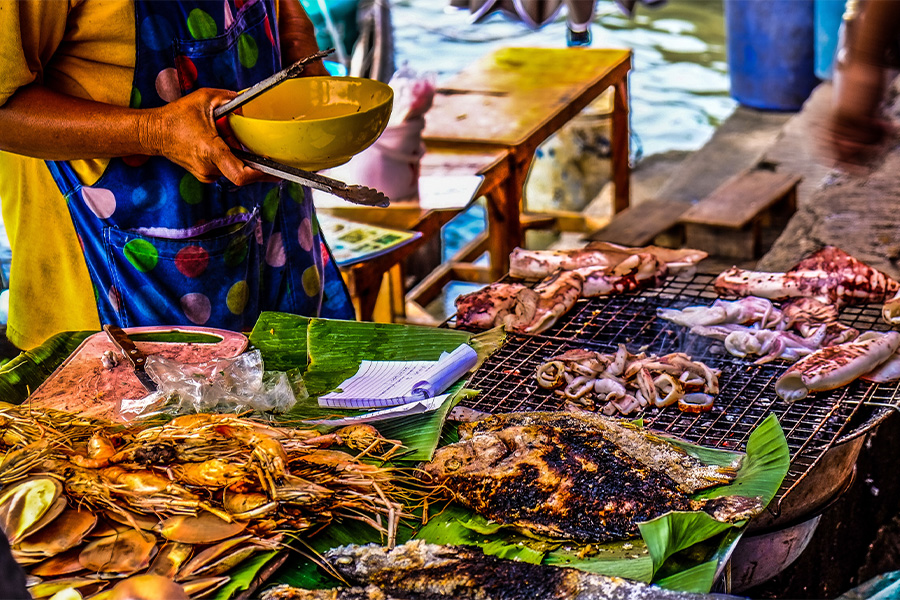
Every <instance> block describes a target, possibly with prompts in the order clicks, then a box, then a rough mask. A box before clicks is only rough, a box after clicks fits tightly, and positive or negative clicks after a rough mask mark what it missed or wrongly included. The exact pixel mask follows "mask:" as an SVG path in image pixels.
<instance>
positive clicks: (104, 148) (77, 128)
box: [0, 0, 263, 184]
mask: <svg viewBox="0 0 900 600" xmlns="http://www.w3.org/2000/svg"><path fill="white" fill-rule="evenodd" d="M77 4H78V3H77V2H55V1H54V2H46V1H43V0H0V40H3V43H2V44H0V150H5V151H9V152H13V153H16V154H21V155H25V156H31V157H35V158H42V159H51V160H75V159H95V158H111V157H115V156H127V155H131V154H148V155H160V156H165V157H166V158H169V159H170V160H172V161H174V162H176V163H178V164H180V165H182V166H183V167H185V168H186V169H188V170H189V171H191V172H192V173H193V174H194V175H196V176H197V177H198V179H201V180H202V181H207V182H208V181H212V180H214V179H216V178H218V177H219V175H220V174H224V175H225V176H226V177H228V178H229V179H231V180H232V181H234V182H235V183H241V184H242V183H248V182H250V181H252V180H254V179H259V178H261V177H263V176H262V174H261V173H259V172H257V171H255V170H253V169H250V168H249V167H246V166H244V164H243V163H242V162H241V161H239V160H238V159H237V158H235V157H234V156H233V155H232V154H231V153H230V152H229V151H228V148H227V145H226V144H225V142H224V141H223V140H222V138H221V137H219V135H218V133H217V130H216V127H215V124H214V122H213V118H212V111H213V109H214V108H215V107H216V106H218V105H219V104H222V103H223V102H225V101H227V100H228V99H229V98H231V97H232V96H233V95H234V93H233V92H227V91H220V90H219V91H216V90H200V91H197V92H194V93H192V94H189V95H187V96H185V97H184V98H181V99H179V100H177V101H175V102H172V103H170V104H169V105H167V106H163V107H160V108H154V109H146V110H145V109H141V110H136V109H130V108H128V107H127V106H124V104H125V102H127V96H125V97H122V98H120V100H121V102H122V105H120V104H119V103H118V102H113V100H112V97H113V96H114V94H111V93H110V94H106V92H107V90H106V89H105V88H103V87H102V86H93V87H91V91H90V92H89V91H88V90H86V89H85V88H84V87H81V86H78V85H77V84H75V83H73V82H72V81H70V80H69V79H66V78H65V77H66V73H65V72H64V73H63V74H62V79H61V80H60V74H59V73H58V71H57V69H56V68H55V65H54V59H55V57H56V52H57V49H58V48H59V46H60V44H62V43H63V41H64V40H65V38H66V35H67V33H68V32H70V31H71V30H72V27H73V25H72V24H71V23H70V22H69V20H70V18H75V17H73V16H72V14H73V12H74V11H75V10H77V8H76V7H75V5H77ZM108 12H109V14H108V15H107V17H110V18H112V19H113V21H112V23H111V30H112V31H116V32H118V33H117V34H116V35H120V36H126V37H127V36H128V35H129V34H128V33H127V32H125V31H124V30H122V31H120V29H121V27H118V28H117V26H116V21H115V18H123V15H121V14H119V13H120V12H121V11H120V10H118V9H115V8H113V9H111V10H110V11H108ZM125 17H126V18H129V19H131V20H133V18H134V17H133V15H132V14H128V15H125ZM111 35H112V34H111ZM131 35H133V33H132V34H131ZM103 43H105V44H108V45H109V49H110V64H109V65H108V66H105V67H106V70H105V71H101V72H103V73H106V74H107V76H108V75H109V74H110V73H112V72H113V71H111V70H110V68H109V67H110V66H113V65H121V66H122V67H123V68H128V65H127V62H126V61H127V58H123V56H127V57H131V56H133V52H134V50H133V45H132V44H133V41H132V40H130V39H125V38H123V39H119V38H112V37H111V38H110V39H106V40H104V41H103ZM123 48H125V50H124V52H125V54H123V50H122V49H123ZM117 61H118V62H117ZM132 66H133V64H132ZM60 81H64V82H66V84H67V85H68V87H69V88H70V89H71V90H82V91H83V92H84V94H75V93H74V92H71V91H69V90H62V89H59V86H58V85H54V84H59V83H60ZM76 83H77V82H76ZM91 93H93V94H100V97H99V98H98V96H90V94H91ZM91 98H98V99H101V98H102V101H94V100H92V99H91Z"/></svg>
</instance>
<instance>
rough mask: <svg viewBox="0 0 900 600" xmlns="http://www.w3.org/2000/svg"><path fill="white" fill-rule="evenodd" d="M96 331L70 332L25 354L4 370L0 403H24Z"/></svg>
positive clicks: (59, 335) (54, 337)
mask: <svg viewBox="0 0 900 600" xmlns="http://www.w3.org/2000/svg"><path fill="white" fill-rule="evenodd" d="M93 333H96V332H95V331H70V332H65V333H60V334H57V335H55V336H53V337H51V338H50V339H48V340H47V341H46V342H44V343H43V344H41V345H40V346H37V347H36V348H32V349H31V350H27V351H25V352H22V353H21V354H19V355H18V356H17V357H15V358H14V359H12V360H11V361H9V362H7V363H5V364H4V365H3V366H2V367H0V401H3V402H8V403H10V404H21V403H22V402H24V401H25V399H26V398H27V397H28V396H29V395H30V394H31V392H33V391H34V390H35V389H37V387H38V386H39V385H41V384H42V383H44V380H45V379H47V377H49V376H50V374H51V373H53V371H55V370H56V368H57V367H58V366H59V365H61V364H62V362H63V361H64V360H66V359H67V358H68V357H69V355H70V354H72V352H74V351H75V349H76V348H78V346H79V345H80V344H81V342H83V341H84V340H85V339H86V338H87V337H88V336H90V335H91V334H93Z"/></svg>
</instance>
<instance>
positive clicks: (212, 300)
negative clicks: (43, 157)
mask: <svg viewBox="0 0 900 600" xmlns="http://www.w3.org/2000/svg"><path fill="white" fill-rule="evenodd" d="M274 1H275V0H246V1H242V0H214V1H211V2H206V1H198V0H193V1H191V0H183V1H179V2H159V1H154V0H147V1H144V0H136V1H135V18H136V26H137V29H136V40H135V42H136V51H137V57H136V65H135V73H134V86H133V89H132V97H131V107H132V108H153V107H158V106H162V105H164V104H165V103H167V102H171V101H173V100H176V99H178V98H179V97H181V96H182V95H184V94H188V93H190V92H191V91H193V90H196V89H198V88H201V87H214V88H221V89H229V90H240V89H243V88H246V87H250V86H251V85H253V84H255V83H257V82H259V81H261V80H262V79H264V78H265V77H267V76H269V75H271V74H272V73H275V72H277V71H279V70H280V69H281V56H280V52H279V44H278V37H277V36H278V33H277V32H278V30H277V27H276V21H275V9H274ZM47 164H48V166H49V167H50V170H51V172H52V173H53V176H54V179H55V180H56V182H57V184H58V185H59V187H60V189H61V190H62V192H63V194H64V195H65V196H66V200H67V202H68V207H69V212H70V214H71V215H72V220H73V223H74V225H75V229H76V231H77V233H78V235H79V238H80V241H81V245H82V248H83V251H84V256H85V260H86V262H87V266H88V271H89V272H90V276H91V280H92V281H93V284H94V290H95V295H96V300H97V308H98V311H99V316H100V321H101V322H102V323H115V324H118V325H119V326H121V327H133V326H141V325H206V326H210V327H221V328H225V329H231V330H235V331H242V330H247V329H250V328H251V327H252V326H253V325H254V323H255V322H256V319H257V317H258V316H259V313H260V312H261V311H264V310H275V311H282V312H289V313H294V314H302V315H307V316H317V315H318V316H325V317H331V318H342V319H352V318H354V313H353V307H352V305H351V303H350V299H349V295H348V293H347V290H346V287H345V286H344V283H343V281H342V279H341V276H340V273H339V271H338V269H337V267H336V265H335V264H334V261H333V260H332V258H331V256H330V253H329V251H328V249H327V247H326V246H325V244H324V242H323V241H322V239H321V237H320V235H319V231H318V226H317V223H316V218H315V211H314V208H313V204H312V198H311V195H310V193H309V190H308V189H307V188H304V187H301V186H299V185H297V184H294V183H289V182H280V183H258V184H253V185H248V186H244V187H237V186H234V185H232V184H231V183H230V182H229V181H227V180H226V179H224V178H222V179H220V180H219V181H217V182H216V183H214V184H203V183H201V182H200V181H199V180H197V179H196V178H195V177H194V176H193V175H191V174H190V173H189V172H188V171H186V170H185V169H183V168H181V167H179V166H178V165H176V164H174V163H172V162H170V161H168V160H166V159H164V158H162V157H148V156H133V157H125V158H116V159H112V160H111V161H110V163H109V166H108V167H107V169H106V171H105V172H104V174H103V176H102V177H101V178H100V179H99V180H98V181H97V183H95V184H94V185H92V186H83V185H81V183H80V182H79V180H78V177H77V176H76V174H75V172H74V171H73V169H72V168H71V166H70V165H69V164H68V163H67V162H52V161H48V163H47Z"/></svg>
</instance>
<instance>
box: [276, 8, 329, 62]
mask: <svg viewBox="0 0 900 600" xmlns="http://www.w3.org/2000/svg"><path fill="white" fill-rule="evenodd" d="M278 33H279V36H280V38H281V62H282V64H284V66H287V65H290V64H293V63H295V62H297V61H298V60H300V59H301V58H304V57H306V56H309V55H310V54H315V53H316V52H318V51H319V46H318V44H317V43H316V29H315V27H313V23H312V21H311V20H310V18H309V15H307V14H306V11H305V10H303V6H301V5H300V0H278ZM303 74H304V75H306V76H311V75H328V71H327V70H326V69H325V65H324V64H322V61H321V60H317V61H315V62H314V63H310V64H308V65H306V67H305V68H304V69H303Z"/></svg>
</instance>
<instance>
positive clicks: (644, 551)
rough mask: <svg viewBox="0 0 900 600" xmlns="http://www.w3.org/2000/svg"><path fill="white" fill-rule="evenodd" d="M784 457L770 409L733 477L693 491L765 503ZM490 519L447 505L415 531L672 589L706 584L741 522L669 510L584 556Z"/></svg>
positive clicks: (698, 450) (706, 455)
mask: <svg viewBox="0 0 900 600" xmlns="http://www.w3.org/2000/svg"><path fill="white" fill-rule="evenodd" d="M674 443H676V444H677V445H679V446H680V447H682V448H684V449H685V450H686V451H687V452H689V453H690V454H692V455H694V456H696V457H697V458H699V459H700V460H702V461H704V462H706V463H708V464H730V463H731V461H732V460H733V458H734V456H735V454H737V453H734V452H729V451H725V450H714V449H708V448H703V447H701V446H696V445H694V444H690V443H688V442H684V441H681V440H678V441H676V442H674ZM789 465H790V455H789V452H788V447H787V441H786V440H785V438H784V432H783V431H782V429H781V425H780V424H779V423H778V420H777V418H776V417H775V415H770V416H769V417H767V418H766V419H765V420H764V421H763V422H762V423H761V424H760V425H759V426H758V427H757V428H756V430H755V431H754V432H753V433H752V434H751V435H750V439H749V440H748V443H747V452H746V456H745V457H744V460H743V461H742V464H741V468H740V470H739V471H738V474H737V477H736V478H735V480H734V481H733V482H732V483H730V484H728V485H722V486H718V487H716V488H712V489H709V490H704V491H703V492H701V493H698V494H696V495H694V497H695V498H707V497H716V496H721V495H740V496H746V497H751V498H752V497H757V496H758V497H761V498H762V499H763V501H764V502H765V503H768V502H770V501H771V500H772V498H773V497H774V496H775V494H776V493H777V491H778V488H779V487H780V485H781V482H782V480H783V479H784V476H785V475H786V474H787V469H788V467H789ZM479 519H480V521H481V522H479ZM492 525H494V527H492ZM495 525H496V524H491V523H488V522H487V521H485V520H484V519H483V518H481V517H478V516H477V515H475V514H474V513H472V512H471V511H467V510H466V509H463V508H461V507H458V506H454V507H453V509H452V510H447V511H445V512H444V513H442V514H441V515H440V516H438V517H435V518H434V519H432V520H431V521H430V522H429V523H428V524H427V525H426V526H425V527H423V528H422V529H421V530H420V531H419V533H418V534H417V535H416V537H417V538H420V539H424V540H427V541H429V542H433V543H443V544H469V545H477V546H480V547H481V548H482V549H483V550H484V551H485V552H487V553H489V554H495V555H509V554H516V553H518V558H519V560H529V561H531V562H534V561H535V560H536V556H535V554H532V553H528V552H525V551H523V550H522V548H521V546H523V545H524V546H528V547H529V548H531V549H532V550H536V551H537V552H538V553H539V554H541V555H542V556H541V561H542V562H543V563H545V564H552V565H557V566H569V567H575V568H579V569H582V570H585V571H591V572H594V573H600V574H603V575H610V576H619V577H627V578H629V579H636V580H639V581H646V582H653V583H656V584H658V585H661V586H663V587H667V588H669V589H673V590H681V591H695V592H708V591H709V590H710V589H711V588H712V585H713V583H714V581H715V576H716V573H717V572H718V570H719V568H720V567H721V566H722V565H723V564H724V562H725V561H726V560H727V558H728V556H730V554H731V551H732V550H733V548H734V545H735V544H736V543H737V541H738V539H739V538H740V534H741V532H742V531H743V528H744V525H746V522H741V523H736V524H729V523H719V522H718V521H715V520H714V519H712V517H710V516H708V515H707V514H706V513H702V512H699V511H694V512H670V513H667V514H665V515H663V516H661V517H658V518H656V519H653V520H651V521H647V522H645V523H641V524H640V525H639V529H640V532H641V539H640V540H632V541H626V542H618V543H615V544H606V545H603V546H599V547H598V548H597V551H596V552H592V553H591V554H590V555H589V556H583V555H582V554H583V553H579V550H578V549H577V548H567V547H565V546H561V547H559V548H556V549H550V550H547V549H546V545H544V547H541V544H537V543H535V542H534V541H532V540H530V539H528V538H523V537H512V536H511V535H510V534H509V533H508V530H507V529H505V528H504V529H501V528H497V527H495Z"/></svg>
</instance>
